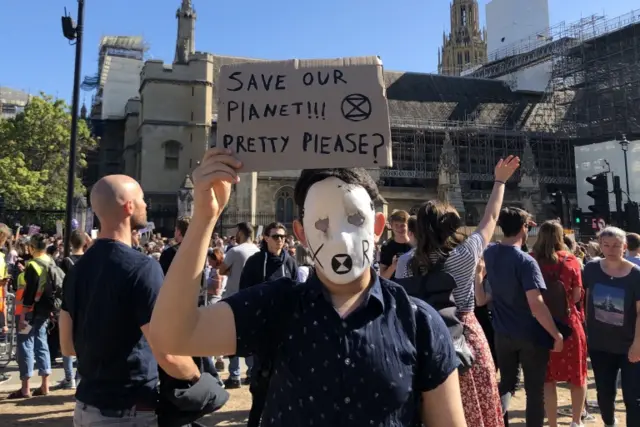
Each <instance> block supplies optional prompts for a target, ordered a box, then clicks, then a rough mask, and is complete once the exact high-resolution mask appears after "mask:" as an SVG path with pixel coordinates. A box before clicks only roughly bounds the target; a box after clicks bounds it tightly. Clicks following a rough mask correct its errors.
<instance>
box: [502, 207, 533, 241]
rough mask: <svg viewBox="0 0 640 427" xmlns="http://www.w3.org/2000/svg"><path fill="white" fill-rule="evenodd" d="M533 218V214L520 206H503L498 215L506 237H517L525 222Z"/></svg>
mask: <svg viewBox="0 0 640 427" xmlns="http://www.w3.org/2000/svg"><path fill="white" fill-rule="evenodd" d="M530 220H531V215H529V213H528V212H527V211H525V210H524V209H520V208H510V207H506V208H502V210H501V211H500V216H499V217H498V226H500V228H502V233H503V234H504V237H515V236H517V235H518V233H519V232H520V230H522V227H523V226H524V225H525V224H528V223H529V221H530Z"/></svg>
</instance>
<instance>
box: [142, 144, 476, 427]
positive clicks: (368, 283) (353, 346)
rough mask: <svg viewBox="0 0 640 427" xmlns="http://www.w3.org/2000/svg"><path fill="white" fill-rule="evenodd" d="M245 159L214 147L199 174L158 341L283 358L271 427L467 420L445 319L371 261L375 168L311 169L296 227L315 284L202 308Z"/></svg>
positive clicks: (257, 289)
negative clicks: (210, 250)
mask: <svg viewBox="0 0 640 427" xmlns="http://www.w3.org/2000/svg"><path fill="white" fill-rule="evenodd" d="M240 168H241V163H240V162H239V161H238V160H237V159H235V158H234V157H233V156H232V155H231V151H230V150H225V149H223V148H213V149H211V150H209V151H208V152H207V153H206V154H205V157H204V161H203V162H202V164H201V165H200V166H199V167H198V168H197V169H196V170H195V172H194V174H193V178H194V185H195V189H194V215H193V219H192V222H191V226H190V228H189V230H188V231H187V234H186V236H185V239H184V241H183V244H182V248H181V250H180V251H179V252H178V254H177V256H176V258H175V260H174V262H173V264H172V265H171V268H170V269H169V272H168V273H167V277H166V279H165V282H164V285H163V286H162V288H161V289H160V294H159V297H158V300H157V304H156V306H155V309H154V312H153V315H152V319H151V325H150V333H151V335H152V338H151V339H152V341H153V342H154V346H157V348H158V350H160V351H169V352H179V353H181V354H188V355H206V354H221V353H222V354H238V355H246V354H251V353H255V354H258V355H260V356H259V357H261V358H262V360H271V364H272V368H273V369H272V370H271V371H270V372H268V373H267V376H269V374H270V375H271V377H270V380H269V381H268V394H267V401H266V405H265V407H264V411H263V413H262V424H261V425H263V426H265V427H269V426H294V425H295V426H297V425H311V422H313V424H314V425H318V426H328V425H336V426H338V425H349V426H352V425H354V426H364V425H376V426H389V427H390V426H398V425H401V426H413V425H419V423H420V421H422V422H423V423H424V424H425V425H428V426H430V427H445V426H446V427H466V425H467V424H466V421H465V419H464V413H463V409H462V403H461V397H460V388H459V383H458V373H457V367H458V364H459V362H458V360H457V358H456V355H455V349H454V347H453V343H452V341H451V338H450V337H449V334H448V331H447V328H446V327H445V325H444V322H443V321H442V319H441V318H440V317H439V315H438V314H437V312H436V311H435V310H434V309H433V308H431V307H430V306H428V305H426V304H425V303H422V302H421V301H416V300H412V299H409V297H408V296H407V295H406V293H405V292H404V291H403V290H402V289H401V288H399V286H398V285H396V284H394V283H392V282H389V281H387V280H385V279H382V278H380V277H379V276H377V275H376V274H375V273H374V272H373V270H372V268H371V263H372V261H373V246H374V242H375V239H376V237H378V236H379V235H380V234H381V233H382V231H383V229H384V225H385V218H384V215H382V214H381V213H376V212H375V208H374V200H375V199H377V197H379V194H378V190H377V187H376V185H375V183H374V182H373V180H372V179H371V177H370V176H369V175H368V173H367V172H366V171H365V170H363V169H357V168H356V169H323V170H313V171H312V170H308V171H303V172H302V175H301V176H300V179H299V180H298V183H297V184H296V189H295V200H296V204H297V205H298V208H299V210H300V212H301V213H303V216H302V222H298V221H296V222H295V224H294V230H295V232H296V235H297V237H298V238H299V240H300V241H301V242H302V243H303V244H306V245H307V246H308V247H309V248H310V249H311V251H312V252H313V258H314V260H315V265H316V273H315V274H314V275H313V276H312V277H311V278H309V280H307V282H306V283H304V284H300V285H296V282H295V281H293V280H291V279H288V278H284V279H279V280H277V281H275V282H270V283H265V284H263V285H258V286H254V287H251V288H249V289H247V290H245V291H241V292H240V293H238V294H236V295H234V296H233V297H231V298H229V299H226V300H223V301H222V302H220V303H218V304H214V305H213V306H209V307H206V308H201V309H198V310H195V309H194V308H193V301H194V300H195V299H196V298H197V295H198V292H199V288H200V283H199V280H198V276H199V274H200V270H201V266H202V263H203V262H204V260H205V257H206V253H207V247H208V243H209V236H211V233H212V232H213V228H214V225H215V223H216V221H217V219H218V217H219V215H220V213H221V212H222V210H223V209H224V207H225V205H226V204H227V202H228V201H229V197H230V194H231V185H232V184H235V183H237V182H238V181H239V178H238V174H237V173H238V170H240ZM345 213H346V214H345ZM330 224H331V227H330ZM329 390H331V391H329Z"/></svg>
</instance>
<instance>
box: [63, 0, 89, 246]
mask: <svg viewBox="0 0 640 427" xmlns="http://www.w3.org/2000/svg"><path fill="white" fill-rule="evenodd" d="M62 31H63V33H64V36H65V37H66V38H67V39H69V40H75V42H76V57H75V68H74V71H73V99H72V101H71V141H70V142H69V170H68V182H67V209H66V215H65V224H64V225H65V228H64V256H65V257H68V256H69V254H70V252H71V251H70V249H71V248H70V238H71V220H72V218H71V217H72V215H73V193H74V184H75V179H76V142H77V138H78V119H79V117H78V110H79V104H80V73H81V72H82V36H83V31H84V0H78V22H77V24H76V25H75V28H74V27H73V22H72V20H71V18H69V17H68V16H63V17H62Z"/></svg>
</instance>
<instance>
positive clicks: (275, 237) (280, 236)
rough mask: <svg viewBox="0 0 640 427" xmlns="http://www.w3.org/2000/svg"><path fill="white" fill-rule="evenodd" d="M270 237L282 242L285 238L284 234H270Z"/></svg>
mask: <svg viewBox="0 0 640 427" xmlns="http://www.w3.org/2000/svg"><path fill="white" fill-rule="evenodd" d="M269 237H271V238H272V239H273V240H284V239H285V238H286V237H287V236H285V235H284V234H272V235H271V236H269Z"/></svg>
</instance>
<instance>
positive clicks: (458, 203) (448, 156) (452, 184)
mask: <svg viewBox="0 0 640 427" xmlns="http://www.w3.org/2000/svg"><path fill="white" fill-rule="evenodd" d="M438 200H440V201H441V202H444V203H448V204H450V205H451V206H453V207H454V208H456V210H457V211H458V214H459V215H460V218H464V217H465V208H464V201H463V199H462V188H461V187H460V175H459V168H458V154H457V153H456V149H455V147H454V146H453V143H452V142H451V138H450V137H449V132H446V133H445V136H444V141H443V143H442V151H441V152H440V163H439V165H438Z"/></svg>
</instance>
